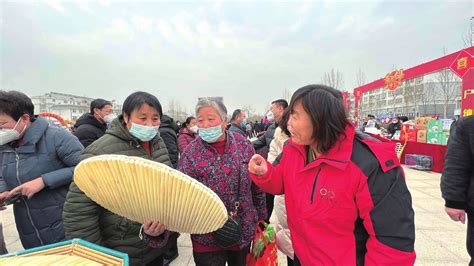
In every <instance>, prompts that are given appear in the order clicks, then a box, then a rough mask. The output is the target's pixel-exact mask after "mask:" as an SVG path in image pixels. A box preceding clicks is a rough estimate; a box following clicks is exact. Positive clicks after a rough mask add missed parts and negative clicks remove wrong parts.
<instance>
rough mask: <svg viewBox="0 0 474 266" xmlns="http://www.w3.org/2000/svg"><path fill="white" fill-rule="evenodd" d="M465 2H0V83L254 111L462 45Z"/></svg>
mask: <svg viewBox="0 0 474 266" xmlns="http://www.w3.org/2000/svg"><path fill="white" fill-rule="evenodd" d="M472 2H473V1H471V0H467V1H418V2H416V1H415V2H414V1H370V2H355V1H344V2H338V1H324V2H322V1H321V2H296V1H292V2H261V1H234V2H227V1H213V2H203V1H195V2H190V1H187V2H176V1H168V2H164V1H117V2H115V1H105V0H103V1H97V2H94V1H44V2H40V1H28V2H27V1H1V2H0V8H1V19H0V31H1V40H0V49H1V65H0V74H1V76H0V86H1V89H4V90H19V91H23V92H25V93H27V94H28V95H30V96H35V95H41V94H44V93H46V92H51V91H54V92H63V93H71V94H77V95H85V96H89V97H101V98H105V99H116V100H118V101H123V100H124V99H125V98H126V97H127V96H128V95H129V94H130V93H132V92H133V91H135V90H144V91H148V92H150V93H153V94H155V95H156V96H157V97H158V99H159V100H160V101H161V102H162V105H163V106H164V108H165V109H166V107H167V105H169V103H170V100H171V99H175V100H177V101H178V102H179V103H180V104H181V105H183V106H185V107H186V109H187V110H192V109H193V108H194V105H195V104H196V101H197V97H200V96H223V97H224V100H225V103H226V105H227V107H228V109H230V110H229V111H230V112H231V111H232V109H234V108H238V107H241V106H243V105H244V104H251V105H253V106H254V108H255V109H256V110H257V111H260V112H263V110H264V108H266V106H267V105H268V103H269V102H270V101H271V100H274V99H277V98H281V97H282V96H283V91H284V90H285V89H288V90H290V91H291V92H293V91H294V90H295V89H297V88H299V87H301V86H304V85H307V84H311V83H319V82H320V81H321V77H322V76H323V74H324V73H325V72H328V71H329V70H330V69H331V68H337V69H338V70H340V71H341V72H342V73H343V77H344V88H345V89H346V90H349V91H352V89H353V88H354V87H356V72H357V70H358V69H359V68H360V69H362V70H363V71H364V72H365V75H366V76H367V80H368V81H372V80H375V79H379V78H381V77H382V76H384V75H385V74H386V73H387V72H388V71H390V70H391V69H392V66H395V67H397V68H409V67H412V66H415V65H418V64H421V63H423V62H426V61H430V60H432V59H435V58H438V57H440V56H441V55H442V54H443V47H445V48H446V50H447V52H448V53H451V52H455V51H458V50H460V49H462V48H463V41H462V36H463V35H466V34H467V32H468V30H469V25H470V18H471V16H472V15H473V13H474V12H473V3H472Z"/></svg>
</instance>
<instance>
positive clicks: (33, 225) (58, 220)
mask: <svg viewBox="0 0 474 266" xmlns="http://www.w3.org/2000/svg"><path fill="white" fill-rule="evenodd" d="M33 112H34V106H33V103H32V102H31V99H30V98H28V96H26V95H25V94H23V93H21V92H17V91H8V92H7V91H0V164H1V165H0V166H1V171H0V206H1V205H3V203H4V201H5V199H6V198H8V197H10V196H13V195H15V194H21V195H22V196H21V197H20V199H19V200H18V201H17V202H15V203H14V206H13V211H14V215H15V221H16V226H17V229H18V233H19V235H20V240H21V243H22V245H23V247H24V248H25V249H29V248H34V247H38V246H42V245H46V244H51V243H55V242H58V241H61V240H63V239H64V227H63V220H62V213H63V205H64V201H65V198H66V194H67V192H68V188H69V184H70V183H71V180H72V176H73V172H74V167H75V166H76V164H78V163H79V155H80V154H81V152H82V150H83V149H84V148H83V146H82V144H81V143H80V142H79V140H78V139H77V138H76V137H75V136H73V135H71V134H70V133H69V132H68V131H66V130H65V129H62V128H55V127H50V126H49V124H48V122H47V121H46V120H45V119H44V118H41V117H35V116H34V115H33ZM1 209H3V208H0V210H1Z"/></svg>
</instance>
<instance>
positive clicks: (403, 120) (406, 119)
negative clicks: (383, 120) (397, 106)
mask: <svg viewBox="0 0 474 266" xmlns="http://www.w3.org/2000/svg"><path fill="white" fill-rule="evenodd" d="M398 120H400V121H402V123H403V122H406V121H408V117H407V116H405V115H403V116H399V117H398Z"/></svg>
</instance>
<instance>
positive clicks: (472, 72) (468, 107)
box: [461, 68, 474, 117]
mask: <svg viewBox="0 0 474 266" xmlns="http://www.w3.org/2000/svg"><path fill="white" fill-rule="evenodd" d="M473 110H474V68H469V69H468V71H467V72H466V73H464V75H463V78H462V91H461V116H462V117H465V116H470V115H473Z"/></svg>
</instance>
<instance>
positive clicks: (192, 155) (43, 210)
mask: <svg viewBox="0 0 474 266" xmlns="http://www.w3.org/2000/svg"><path fill="white" fill-rule="evenodd" d="M111 109H112V104H111V103H110V102H109V101H107V100H103V99H97V100H95V101H93V102H92V103H91V106H90V112H88V113H87V114H84V115H83V116H82V117H81V118H79V119H78V121H77V122H76V124H75V126H74V129H73V133H72V134H71V132H68V131H66V130H64V129H61V128H56V127H51V126H49V125H48V122H47V121H46V120H45V119H44V118H42V117H38V116H36V115H35V113H34V106H33V103H32V102H31V99H30V98H29V97H28V96H26V95H25V94H23V93H21V92H17V91H10V92H7V91H0V162H1V169H2V171H1V173H0V174H1V175H0V211H1V210H4V209H5V208H6V207H5V205H4V203H5V201H6V200H7V199H10V198H12V197H15V196H18V198H16V199H15V201H14V202H13V208H14V215H15V221H16V225H17V229H18V232H19V235H20V239H21V243H22V245H23V247H24V248H26V249H29V248H34V247H38V246H43V245H47V244H51V243H56V242H58V241H61V240H64V239H71V238H82V239H85V240H87V241H90V242H92V243H96V244H99V245H103V246H105V247H109V248H112V249H115V250H118V251H121V252H124V253H127V254H128V255H129V257H130V263H131V264H132V265H167V264H169V263H170V262H171V261H172V260H173V259H175V258H176V257H177V256H178V255H179V253H178V248H177V238H178V237H179V233H178V232H171V231H168V230H167V229H166V225H164V224H161V223H160V222H159V221H147V222H145V223H144V224H140V223H137V222H134V221H131V220H128V219H126V218H124V217H121V216H119V215H116V214H114V213H112V212H110V211H107V210H105V209H104V208H102V207H101V206H99V205H98V204H97V203H95V202H94V201H93V200H92V199H90V198H89V197H88V196H87V195H86V194H85V193H84V192H82V191H81V190H80V189H79V187H78V186H76V184H75V183H74V181H73V172H74V167H75V166H76V165H77V164H78V163H79V162H80V161H81V160H84V159H86V158H90V157H93V156H97V155H103V154H121V155H128V156H137V157H142V158H145V159H148V160H153V161H156V162H159V163H163V164H166V165H168V166H170V167H174V168H175V169H177V170H179V171H181V172H182V173H184V174H186V175H188V176H190V177H191V178H194V179H196V180H198V181H199V182H201V183H203V184H204V185H205V186H207V187H209V188H210V189H212V190H213V191H214V192H215V193H216V194H217V195H218V196H219V198H220V199H221V200H222V202H223V203H224V205H225V206H226V208H227V209H228V211H231V213H232V215H233V218H235V219H236V220H238V221H239V223H238V226H239V228H240V234H241V235H240V238H239V239H237V240H236V241H235V242H233V243H232V245H230V246H227V245H223V244H222V241H221V240H220V238H219V235H218V234H216V232H213V233H209V234H202V235H194V234H193V235H191V241H192V248H193V258H194V262H195V263H196V265H211V266H214V265H215V266H221V265H225V264H226V263H227V264H228V265H231V266H233V265H245V263H246V262H245V261H246V255H247V254H248V253H249V251H250V243H251V241H252V239H253V237H254V235H255V231H256V228H257V226H258V223H259V221H261V220H265V221H267V222H268V221H269V219H270V217H271V215H272V213H273V212H274V213H275V216H276V221H277V225H276V227H277V236H276V239H277V245H278V248H279V249H280V250H281V251H282V252H283V253H284V254H285V255H286V256H287V261H288V265H325V264H336V265H355V264H357V265H364V264H381V265H385V264H387V265H413V264H414V262H415V258H416V254H415V250H414V242H415V225H414V211H413V208H412V202H411V195H410V192H409V191H408V188H407V185H406V182H405V176H404V172H403V169H402V168H401V165H400V162H399V160H398V158H397V157H396V154H395V151H394V150H393V149H388V148H387V147H389V146H387V143H384V142H379V141H377V140H375V139H374V138H372V137H370V136H369V135H366V134H364V133H362V132H360V131H359V130H358V128H357V127H358V126H355V125H354V124H353V123H352V122H351V121H350V120H349V119H348V117H347V113H346V110H345V107H344V104H343V97H342V94H341V92H340V91H338V90H336V89H334V88H331V87H328V86H324V85H308V86H305V87H302V88H300V89H298V90H296V92H295V93H294V94H293V96H292V98H291V101H290V102H289V103H288V102H287V101H286V100H283V99H276V100H274V101H272V103H271V107H270V110H269V113H268V114H267V116H266V117H265V118H263V119H262V120H261V121H260V122H258V121H255V122H253V123H252V122H248V120H247V114H246V113H245V112H244V111H242V110H241V109H237V110H235V111H233V112H232V114H231V115H230V116H229V114H228V112H227V108H226V106H225V105H224V103H223V102H222V101H220V100H217V99H213V98H202V99H200V100H199V101H198V103H197V104H196V108H195V117H188V118H187V119H186V120H185V121H184V122H183V123H180V122H179V121H176V122H175V121H174V119H173V118H172V117H169V116H167V115H166V114H164V113H163V108H162V106H161V104H160V102H159V100H158V98H157V97H156V96H154V95H152V94H150V93H146V92H134V93H132V94H130V95H129V96H128V97H127V98H126V100H125V102H124V104H123V108H122V112H121V114H120V115H118V116H115V115H113V114H112V112H111ZM229 117H230V119H229ZM406 120H407V119H406V118H405V117H398V118H394V119H392V120H391V121H385V123H381V122H380V121H376V120H375V117H373V116H369V117H367V119H366V121H364V123H363V124H362V125H361V128H362V130H363V131H367V132H368V131H370V129H371V128H375V129H382V128H384V129H386V130H387V132H388V134H389V135H390V134H391V135H392V136H393V132H395V131H396V130H399V128H400V125H401V124H403V123H408V122H409V121H406ZM460 124H461V125H470V126H471V127H472V123H468V122H463V123H460ZM178 125H179V126H178ZM466 130H468V129H464V131H466ZM458 132H461V131H460V129H458ZM250 139H252V141H250ZM463 141H464V142H466V140H463ZM457 145H458V147H459V146H462V143H460V142H458V143H457ZM464 146H466V147H469V145H466V144H465V143H464ZM390 147H391V146H390ZM471 147H472V145H471ZM450 152H454V153H456V151H453V150H452V149H451V150H450ZM469 156H472V154H470V151H468V150H466V151H465V154H464V157H468V158H470V157H469ZM464 157H463V160H464V161H465V162H466V165H467V166H468V167H469V165H470V166H471V167H472V164H470V163H471V161H469V160H468V158H464ZM471 170H472V169H471ZM456 171H457V172H456ZM451 172H452V173H455V174H454V175H456V177H458V176H459V173H461V172H460V170H451ZM111 174H112V173H111ZM451 175H453V174H451ZM469 175H470V176H471V177H472V174H471V173H470V172H467V174H466V176H469ZM98 178H100V177H98ZM450 178H452V177H447V176H446V177H444V183H445V184H449V182H448V181H446V180H449V179H450ZM445 186H448V185H445ZM448 187H449V186H448ZM451 189H452V187H449V188H448V190H449V191H451ZM448 194H449V195H448ZM451 194H456V193H447V194H446V195H447V196H446V200H447V202H448V200H449V202H450V203H451V204H450V205H449V207H451V208H464V207H463V206H465V202H462V199H463V198H459V197H455V198H453V199H451V198H450V197H451V196H450V195H451ZM443 195H444V194H443ZM275 196H276V198H275ZM460 202H461V203H462V204H464V205H462V204H461V203H460ZM236 203H238V204H236ZM461 205H462V206H461ZM447 206H448V204H447ZM447 212H448V211H447ZM388 213H390V215H387V214H388ZM448 214H450V217H451V218H452V219H453V220H455V219H457V220H462V219H464V218H463V217H464V216H463V215H464V214H463V213H462V212H460V211H452V209H450V212H448ZM463 221H464V220H463ZM471 225H472V223H471ZM0 236H1V232H0ZM140 236H142V237H140ZM2 242H3V239H0V243H2ZM0 248H1V245H0ZM0 251H1V249H0ZM3 252H6V251H5V250H3Z"/></svg>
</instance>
